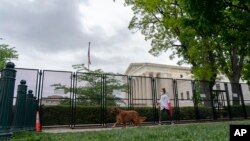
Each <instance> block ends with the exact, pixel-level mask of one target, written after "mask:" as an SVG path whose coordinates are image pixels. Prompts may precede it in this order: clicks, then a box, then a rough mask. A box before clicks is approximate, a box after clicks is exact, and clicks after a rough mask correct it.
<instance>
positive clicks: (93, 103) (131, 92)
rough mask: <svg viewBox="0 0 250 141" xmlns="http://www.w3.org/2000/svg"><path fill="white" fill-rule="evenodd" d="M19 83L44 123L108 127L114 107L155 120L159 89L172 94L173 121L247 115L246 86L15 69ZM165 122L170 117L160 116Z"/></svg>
mask: <svg viewBox="0 0 250 141" xmlns="http://www.w3.org/2000/svg"><path fill="white" fill-rule="evenodd" d="M16 70H17V75H16V86H15V94H14V97H13V98H14V100H13V105H15V101H16V100H15V99H16V92H17V85H18V84H19V82H20V81H21V80H26V82H27V85H28V90H30V89H31V90H33V93H34V95H35V96H36V98H38V100H39V105H40V112H41V114H40V116H41V124H42V126H43V127H50V126H52V127H60V126H66V127H71V128H76V127H82V126H103V127H107V126H109V125H110V123H113V122H115V115H114V114H112V113H110V108H111V107H114V106H118V107H121V108H123V109H126V110H127V109H135V110H137V111H138V112H139V113H140V115H142V116H147V117H148V118H147V120H146V123H150V124H152V123H153V124H154V123H158V121H159V107H158V106H157V105H156V103H157V102H158V100H159V99H160V90H161V89H162V88H165V89H166V91H167V94H168V96H169V97H170V101H171V105H172V109H173V120H175V121H176V122H185V121H197V120H228V119H237V118H240V119H242V118H247V117H249V116H250V87H249V85H248V84H240V85H239V84H230V83H223V82H215V84H211V83H210V82H206V81H194V80H185V79H172V78H160V77H145V76H127V75H118V74H93V73H87V72H85V73H83V72H76V73H75V72H70V71H52V70H44V71H41V70H37V69H23V68H18V69H16ZM162 121H163V122H168V121H169V117H168V116H167V114H166V115H163V117H162Z"/></svg>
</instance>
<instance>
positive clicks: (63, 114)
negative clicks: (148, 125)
mask: <svg viewBox="0 0 250 141" xmlns="http://www.w3.org/2000/svg"><path fill="white" fill-rule="evenodd" d="M122 109H125V110H127V108H122ZM133 109H134V110H136V111H138V112H139V114H140V115H141V116H146V117H147V120H146V122H153V121H154V120H156V121H158V112H159V111H158V109H157V111H156V117H154V109H153V108H152V107H135V108H133ZM246 110H247V113H248V114H250V106H246ZM110 111H111V107H107V109H106V110H105V113H106V114H105V115H106V117H104V120H105V121H106V122H107V123H114V122H115V115H114V114H113V113H111V112H110ZM173 111H174V112H173V119H174V120H181V121H182V120H196V113H195V109H194V107H180V108H179V109H178V108H176V107H175V108H174V109H173ZM231 111H232V116H233V117H234V118H244V113H243V110H242V107H241V106H231ZM75 113H76V115H75V117H74V118H75V122H76V124H101V121H102V118H103V117H102V115H101V113H102V112H101V107H100V106H81V105H76V110H75ZM198 113H199V118H200V119H213V112H212V108H211V107H205V106H202V105H199V106H198ZM217 114H218V115H217V116H218V117H219V118H220V117H223V118H229V113H228V109H227V108H225V109H220V110H219V111H217ZM58 115H60V116H58ZM71 118H72V115H71V107H70V106H67V105H58V106H42V108H41V122H42V125H43V126H50V125H69V124H70V121H71ZM155 118H156V119H155ZM162 120H163V121H165V120H169V117H168V116H167V114H164V113H163V114H162Z"/></svg>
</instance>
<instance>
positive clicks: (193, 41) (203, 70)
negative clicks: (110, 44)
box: [125, 0, 218, 106]
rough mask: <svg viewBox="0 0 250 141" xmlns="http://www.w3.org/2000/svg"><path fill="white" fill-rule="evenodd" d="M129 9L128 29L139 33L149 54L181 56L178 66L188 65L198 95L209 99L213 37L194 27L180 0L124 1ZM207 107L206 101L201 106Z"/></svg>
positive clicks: (213, 66) (212, 78) (214, 67)
mask: <svg viewBox="0 0 250 141" xmlns="http://www.w3.org/2000/svg"><path fill="white" fill-rule="evenodd" d="M125 4H126V5H127V6H132V10H133V12H134V16H133V18H132V19H131V21H130V24H129V29H131V30H132V29H135V30H140V31H141V33H142V34H143V35H144V36H145V39H146V40H150V41H151V46H152V48H151V49H150V51H149V53H151V54H153V55H155V56H157V55H159V54H160V53H161V52H164V51H167V50H168V49H172V50H173V54H172V55H171V56H170V58H171V59H172V58H174V56H176V55H177V56H178V57H182V58H183V60H181V61H180V62H179V63H180V64H181V63H188V64H191V65H192V73H193V74H194V76H195V79H196V80H200V81H201V83H200V85H201V90H202V93H204V94H206V98H207V99H208V100H210V99H211V94H210V92H211V89H212V86H213V85H214V83H215V79H216V76H217V73H218V71H217V70H218V68H217V65H216V60H215V56H216V53H215V52H214V47H215V46H216V42H215V41H216V38H209V37H210V34H211V33H208V32H205V31H204V30H206V29H204V28H201V27H198V26H196V22H197V21H196V20H193V19H192V18H190V15H189V13H187V11H185V5H183V4H184V3H182V1H181V0H125ZM205 104H206V105H207V106H209V105H211V104H210V103H209V102H206V103H205Z"/></svg>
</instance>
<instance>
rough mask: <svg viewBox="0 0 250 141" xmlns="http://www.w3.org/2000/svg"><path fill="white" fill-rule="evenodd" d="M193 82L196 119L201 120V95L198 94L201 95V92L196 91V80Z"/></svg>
mask: <svg viewBox="0 0 250 141" xmlns="http://www.w3.org/2000/svg"><path fill="white" fill-rule="evenodd" d="M191 83H192V92H193V103H194V111H195V116H196V120H200V113H199V106H198V104H199V100H200V99H199V97H198V96H197V95H198V94H199V95H200V93H197V92H196V86H195V81H193V80H192V81H191Z"/></svg>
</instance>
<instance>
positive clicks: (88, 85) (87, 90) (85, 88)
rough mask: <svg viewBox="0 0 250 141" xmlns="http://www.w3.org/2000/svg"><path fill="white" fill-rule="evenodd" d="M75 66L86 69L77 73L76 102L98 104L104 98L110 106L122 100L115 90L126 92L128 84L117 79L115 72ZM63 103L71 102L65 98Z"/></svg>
mask: <svg viewBox="0 0 250 141" xmlns="http://www.w3.org/2000/svg"><path fill="white" fill-rule="evenodd" d="M73 68H74V69H77V71H86V72H77V74H76V80H77V84H76V85H77V87H76V89H75V90H74V92H75V93H76V104H79V105H85V106H98V105H101V104H102V102H103V101H102V99H104V98H105V99H106V104H107V105H109V106H111V105H112V106H115V105H117V102H122V101H121V99H120V98H118V97H116V96H115V95H113V91H114V90H120V91H121V92H126V91H127V87H128V86H127V84H126V83H124V82H123V81H122V79H117V78H116V77H115V76H116V75H115V74H107V73H105V72H103V71H102V70H101V69H97V70H88V69H87V68H86V67H85V66H84V64H79V65H73ZM104 81H105V82H104ZM52 87H55V88H56V89H64V91H65V93H68V92H72V91H73V90H71V88H70V87H67V86H65V85H62V84H53V85H52ZM102 94H104V95H102ZM61 104H62V105H65V104H70V101H69V100H63V101H61Z"/></svg>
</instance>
